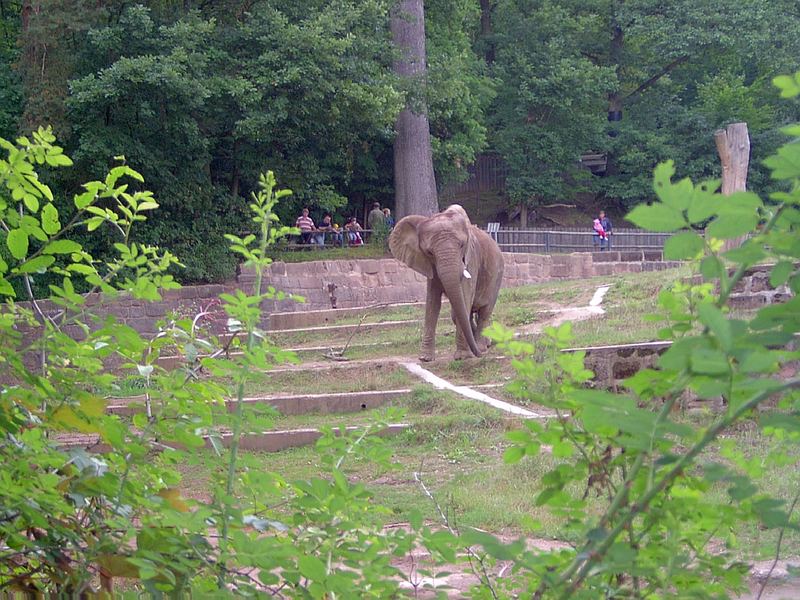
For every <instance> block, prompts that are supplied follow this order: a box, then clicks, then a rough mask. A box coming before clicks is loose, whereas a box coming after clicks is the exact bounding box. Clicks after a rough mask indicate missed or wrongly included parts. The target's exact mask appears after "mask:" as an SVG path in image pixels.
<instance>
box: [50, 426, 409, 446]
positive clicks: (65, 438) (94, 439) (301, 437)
mask: <svg viewBox="0 0 800 600" xmlns="http://www.w3.org/2000/svg"><path fill="white" fill-rule="evenodd" d="M409 427H410V425H409V424H408V423H390V424H388V425H387V426H386V427H384V428H383V429H382V430H381V431H378V432H377V434H378V435H380V436H392V435H397V434H398V433H400V432H402V431H405V430H406V429H408V428H409ZM359 429H363V428H361V427H355V426H351V427H344V428H342V427H335V428H334V429H333V431H334V432H335V433H336V434H337V435H341V434H342V430H344V432H346V433H349V432H352V431H357V430H359ZM214 437H215V438H216V440H217V441H218V443H220V444H222V445H223V446H225V447H228V446H229V445H230V443H231V438H232V434H231V433H220V434H216V435H215V436H214ZM320 437H322V432H321V431H320V430H319V429H313V428H307V429H284V430H275V431H262V432H260V433H249V434H245V435H243V436H242V438H241V441H240V444H239V448H240V449H242V450H254V451H259V452H280V451H281V450H286V449H287V448H297V447H299V446H309V445H311V444H313V443H315V442H316V441H317V440H318V439H319V438H320ZM203 438H204V439H205V447H206V448H213V446H214V444H213V442H212V441H211V439H210V436H208V435H206V436H203ZM53 441H54V442H55V443H56V444H57V445H58V446H60V447H61V448H62V449H64V450H69V449H72V448H83V449H84V450H87V451H88V452H97V453H106V452H110V451H111V447H110V446H109V445H108V444H106V443H105V442H103V441H102V439H101V438H100V436H99V435H98V434H72V433H70V434H65V435H59V436H56V437H55V438H54V440H53ZM176 447H178V445H177V444H171V445H170V444H158V445H156V448H155V449H158V450H164V449H166V448H176Z"/></svg>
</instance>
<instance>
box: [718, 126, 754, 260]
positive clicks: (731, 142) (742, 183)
mask: <svg viewBox="0 0 800 600" xmlns="http://www.w3.org/2000/svg"><path fill="white" fill-rule="evenodd" d="M714 143H715V144H716V146H717V152H719V159H720V162H721V163H722V194H723V195H724V196H729V195H731V194H733V193H735V192H744V191H745V190H746V189H747V168H748V166H749V165H750V136H749V135H748V133H747V123H731V124H730V125H728V127H726V128H725V129H717V131H715V132H714ZM744 240H745V238H743V237H741V238H735V239H732V240H726V241H725V245H724V246H723V249H724V250H731V249H732V248H736V247H738V246H739V245H741V243H742V242H743V241H744Z"/></svg>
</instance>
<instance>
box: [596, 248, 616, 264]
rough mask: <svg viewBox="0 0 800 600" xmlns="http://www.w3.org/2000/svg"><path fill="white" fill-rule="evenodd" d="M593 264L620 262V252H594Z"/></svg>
mask: <svg viewBox="0 0 800 600" xmlns="http://www.w3.org/2000/svg"><path fill="white" fill-rule="evenodd" d="M592 262H593V263H606V262H619V252H612V251H610V250H609V251H606V252H592Z"/></svg>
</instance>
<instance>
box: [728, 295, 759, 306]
mask: <svg viewBox="0 0 800 600" xmlns="http://www.w3.org/2000/svg"><path fill="white" fill-rule="evenodd" d="M766 303H767V297H766V296H763V295H753V294H739V295H734V296H731V297H730V298H729V299H728V305H729V306H730V307H731V308H738V309H751V308H761V307H762V306H764V305H765V304H766Z"/></svg>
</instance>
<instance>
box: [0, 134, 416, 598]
mask: <svg viewBox="0 0 800 600" xmlns="http://www.w3.org/2000/svg"><path fill="white" fill-rule="evenodd" d="M54 141H55V140H54V137H53V135H52V133H51V132H50V131H49V130H43V129H41V130H39V131H37V132H35V133H34V134H33V135H32V137H31V138H30V139H28V138H20V139H18V140H17V143H16V144H11V143H10V142H7V141H5V140H2V139H0V147H2V148H3V150H4V151H5V153H6V154H7V158H6V159H4V160H0V186H1V187H2V189H3V190H7V192H4V193H3V194H2V195H0V226H2V229H3V230H4V231H5V232H6V233H7V235H6V236H5V239H4V246H5V248H6V249H7V251H8V254H7V256H8V257H9V258H7V259H6V258H4V259H3V260H2V261H0V295H2V296H3V297H4V298H5V301H4V303H3V310H2V313H1V314H0V364H2V365H3V369H2V384H1V385H2V388H0V482H2V485H0V507H2V508H0V546H2V549H3V550H2V553H0V590H3V592H11V593H27V594H32V593H37V594H44V595H63V596H78V595H87V594H89V593H91V592H92V590H93V586H95V585H96V583H97V581H98V577H99V581H100V583H101V585H103V586H104V587H105V586H106V584H108V583H109V581H110V580H111V579H113V578H119V577H125V578H129V579H132V580H133V585H135V586H136V588H137V589H139V590H141V591H142V592H143V593H146V594H148V595H154V596H161V595H163V594H165V593H167V594H172V595H186V594H194V595H201V596H206V595H210V594H216V595H220V594H223V595H225V594H228V593H229V592H230V590H231V589H232V587H234V586H235V589H236V590H237V594H253V593H257V592H259V593H277V591H278V590H283V592H282V593H291V594H292V595H296V596H303V597H314V598H323V597H331V596H333V595H338V596H339V597H355V596H358V597H380V598H383V597H387V596H388V595H391V594H392V593H393V589H394V587H395V585H396V583H395V580H394V579H393V576H395V575H396V571H395V569H394V568H393V567H392V566H391V564H390V559H391V557H392V556H393V555H394V554H395V553H402V552H407V551H409V550H410V548H411V544H412V541H413V534H410V533H406V532H405V531H404V530H401V529H397V530H393V531H388V532H386V531H383V530H381V529H379V528H378V527H377V526H374V525H372V524H371V523H375V522H378V520H377V519H375V518H374V517H375V516H376V515H379V514H381V512H382V510H383V509H382V508H381V507H380V506H376V505H375V504H374V502H372V500H371V496H370V494H369V493H368V492H367V491H366V489H365V488H364V486H363V485H361V484H351V483H350V482H348V481H347V479H346V478H345V476H344V475H343V473H342V470H341V469H342V465H343V463H344V461H345V460H365V459H366V460H374V461H377V462H380V463H384V464H385V463H386V462H387V461H388V459H389V456H390V453H389V452H388V451H387V450H386V447H385V445H384V443H383V441H382V439H380V438H378V437H375V436H373V435H371V434H372V433H374V432H376V431H379V430H380V429H382V428H383V427H384V426H385V424H384V423H383V422H376V423H373V424H371V425H369V426H368V427H366V428H364V429H362V430H359V431H356V432H353V433H352V434H350V433H348V434H347V435H341V436H339V435H336V434H335V433H334V432H333V431H331V430H327V431H325V432H324V435H323V436H322V438H321V440H320V442H319V448H320V451H321V452H322V453H323V455H324V457H325V460H324V463H325V465H326V469H325V473H324V474H320V476H319V477H315V478H312V479H308V480H305V481H291V482H290V481H286V480H284V479H283V478H282V477H281V476H280V475H278V474H276V473H267V472H264V471H263V469H261V468H256V464H255V462H254V460H253V459H252V458H251V457H247V456H242V454H241V453H240V452H239V447H240V442H241V440H242V438H243V436H245V435H247V434H249V433H251V432H258V431H261V430H263V428H264V427H265V424H266V422H267V421H268V419H267V420H266V421H265V419H264V418H263V417H256V418H254V415H248V416H247V418H245V415H244V411H243V406H244V402H243V401H242V399H243V393H244V389H245V387H244V386H245V384H246V383H247V382H248V381H249V380H250V379H252V378H254V377H258V376H262V377H263V371H264V370H265V369H267V368H268V367H269V366H271V365H274V364H275V363H278V362H286V361H292V360H296V359H295V358H294V356H293V355H292V354H290V353H287V352H283V351H281V350H280V349H279V348H277V347H275V346H273V345H272V344H271V343H270V342H269V341H268V340H267V339H266V337H265V335H264V332H263V331H262V330H261V329H260V326H261V320H262V318H261V313H260V306H261V304H262V301H263V300H265V299H268V298H270V299H272V298H278V299H280V298H284V297H286V296H285V295H284V294H283V292H280V291H276V290H274V289H273V288H268V289H263V285H262V281H263V279H262V273H263V270H264V268H265V267H266V266H267V265H268V264H269V263H270V259H269V257H268V256H267V248H268V247H269V246H270V245H272V244H274V243H275V242H276V241H277V240H278V239H280V238H281V237H283V236H285V235H286V234H288V233H295V232H296V231H295V230H294V229H292V228H286V227H281V226H280V224H279V222H278V219H277V217H276V215H275V213H274V209H275V207H276V204H277V203H278V202H279V200H280V199H281V198H284V197H286V196H287V195H288V194H289V192H288V191H287V190H275V189H274V188H275V177H274V175H273V174H272V173H271V172H268V173H267V174H266V175H264V176H262V177H260V178H259V182H258V185H259V191H258V193H254V194H253V195H252V197H251V202H250V204H249V209H250V215H251V219H250V220H251V223H252V225H253V227H254V228H255V230H256V231H257V232H258V233H257V234H249V235H246V236H244V237H240V236H237V235H228V236H227V239H228V241H229V242H230V248H231V251H232V252H233V253H235V254H237V255H239V256H240V257H241V258H242V259H243V260H244V261H245V262H246V263H247V264H248V265H250V266H252V267H253V268H254V269H255V272H256V282H255V286H254V289H253V292H252V294H250V295H248V294H245V293H244V292H242V291H238V292H236V293H235V294H227V295H223V296H222V298H221V300H222V302H223V308H224V310H225V312H226V313H227V315H228V321H227V330H228V333H229V334H230V335H231V339H230V341H228V342H226V343H224V344H223V343H220V341H219V340H218V339H216V338H214V337H213V336H209V335H207V334H206V332H205V331H204V328H203V314H200V315H197V316H196V317H195V318H193V319H192V318H178V317H176V318H174V319H168V320H166V321H165V322H163V323H161V326H160V330H159V332H158V333H157V334H156V335H155V336H154V337H153V338H152V339H145V338H142V337H141V336H140V335H139V334H138V333H137V332H136V331H135V330H133V329H132V328H130V327H128V326H126V325H124V324H122V323H120V322H117V321H116V320H115V319H114V318H113V317H106V318H103V319H101V318H99V317H97V316H96V315H94V312H93V308H92V307H93V306H95V304H93V303H91V302H89V301H88V300H90V299H91V298H92V296H91V295H90V296H84V295H80V294H78V293H76V287H77V286H78V284H79V283H81V282H82V283H83V285H85V286H88V287H89V288H90V290H91V291H92V292H98V293H101V294H102V295H103V297H105V298H113V297H114V296H115V295H117V294H119V293H126V294H130V295H131V296H132V297H133V298H135V299H138V300H140V301H143V302H149V301H157V300H160V299H161V295H160V294H161V290H164V289H170V288H175V287H178V286H177V284H176V283H175V282H174V280H173V279H172V276H171V275H169V274H168V273H167V271H168V270H169V269H170V268H172V267H174V266H176V265H177V264H178V263H177V259H176V258H175V257H174V256H173V255H172V254H170V253H169V252H166V251H162V250H159V249H157V248H154V247H152V246H147V245H144V244H141V243H138V242H135V241H133V240H132V232H133V229H134V225H139V224H141V223H143V222H145V220H146V216H147V214H148V213H149V212H151V211H153V210H155V209H156V208H158V206H159V204H158V202H156V200H155V199H154V196H153V195H152V194H151V193H150V192H147V191H135V192H133V191H129V189H130V187H131V186H130V184H131V183H133V182H139V183H141V182H142V176H141V175H140V174H139V173H138V172H136V171H134V170H133V169H131V168H130V167H128V166H126V165H124V164H123V165H120V166H116V167H113V168H112V169H111V170H110V171H109V173H108V174H107V175H106V177H105V178H104V179H102V180H97V181H91V182H89V183H86V184H85V185H84V186H83V189H82V191H80V192H79V193H78V194H76V195H75V196H74V198H73V200H72V204H73V205H74V209H73V212H74V216H73V217H71V218H70V219H69V220H67V218H66V217H64V216H63V213H62V212H60V211H59V209H58V208H57V207H56V203H55V202H54V201H55V200H56V198H54V195H53V193H52V191H51V190H50V188H49V187H48V186H47V185H46V184H44V183H42V182H41V181H40V179H39V178H38V175H37V173H36V170H35V167H36V166H37V165H43V164H48V165H51V166H57V167H65V166H69V165H71V160H70V159H69V158H67V156H66V155H65V154H64V153H63V151H62V149H61V148H60V147H58V146H55V145H53V143H54ZM62 221H64V222H63V223H62ZM103 229H108V230H110V231H111V232H112V233H111V234H112V235H113V236H114V239H116V240H117V241H116V242H115V243H114V245H113V249H114V253H115V255H114V257H113V258H111V259H109V260H107V261H102V260H98V259H96V258H95V257H93V256H92V255H91V254H90V253H89V252H87V251H86V249H85V248H83V247H82V246H81V244H79V243H78V242H76V241H75V239H73V237H74V234H75V233H76V232H77V231H79V230H83V231H84V232H88V233H91V234H94V235H96V234H98V233H99V232H100V231H101V230H103ZM88 233H84V235H88ZM47 277H49V280H51V281H55V282H57V283H52V284H51V285H50V286H49V289H50V295H49V298H48V302H47V303H46V304H44V303H41V302H40V301H37V300H35V299H34V297H33V294H32V288H33V285H34V284H35V282H36V280H37V279H39V278H47ZM19 282H21V285H16V286H15V284H17V283H19ZM15 287H16V288H17V289H21V290H23V291H24V293H25V294H26V295H27V297H28V302H27V303H15V302H14V301H13V300H12V298H13V297H14V296H15V295H16V294H17V292H16V290H15ZM231 350H234V351H236V350H241V352H234V354H233V356H231V357H230V358H222V357H223V355H226V354H228V353H229V351H231ZM175 353H177V355H178V356H179V357H181V358H182V363H181V364H180V365H179V366H178V368H174V369H171V370H166V369H165V368H164V367H163V366H162V363H161V362H160V361H159V358H160V357H161V356H162V355H171V356H174V355H175ZM30 363H34V364H35V366H33V367H32V366H30ZM201 370H203V371H205V372H208V373H212V374H214V375H218V376H220V378H219V379H218V380H215V379H209V378H207V377H200V372H201ZM118 380H119V381H136V382H138V389H139V390H140V391H141V392H142V393H143V394H144V406H143V407H141V408H140V409H138V410H134V414H133V415H132V416H131V417H130V418H127V417H120V416H119V415H115V414H109V413H108V412H107V398H106V397H104V394H103V393H102V390H108V389H112V388H113V386H114V385H115V383H114V382H115V381H118ZM218 381H226V382H230V386H228V385H222V384H220V383H218ZM226 402H230V403H232V404H233V406H234V407H235V410H234V411H233V412H232V413H229V412H228V410H227V408H226ZM395 416H396V415H391V414H388V415H387V418H394V417H395ZM75 436H88V437H83V438H80V439H78V440H77V444H75V445H70V444H69V440H70V438H74V437H75ZM203 445H210V446H211V448H213V450H214V451H216V452H217V453H218V454H220V455H222V457H223V458H224V460H225V462H226V464H227V468H226V469H225V472H224V473H220V474H219V477H218V478H217V479H215V480H214V481H212V482H211V484H210V486H209V495H210V497H208V498H206V499H205V500H203V501H192V500H189V499H187V498H184V497H182V496H181V492H180V488H179V486H180V475H179V473H178V471H177V470H176V468H175V466H176V464H178V463H180V462H187V461H190V460H191V457H192V454H193V449H195V448H198V447H200V446H203ZM98 446H99V447H98ZM83 447H90V448H92V449H94V450H99V449H100V448H104V449H105V451H104V452H103V453H102V454H99V453H96V454H89V453H87V452H86V451H85V450H84V449H83ZM276 498H277V499H278V500H277V501H276V502H277V504H278V506H280V507H281V509H282V510H281V513H280V515H278V514H277V513H276V507H275V506H274V505H272V504H271V499H272V500H275V499H276ZM212 538H213V539H215V540H216V543H213V544H212V542H211V540H212ZM254 570H257V571H258V572H259V575H258V577H255V576H254V575H253V572H254Z"/></svg>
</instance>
